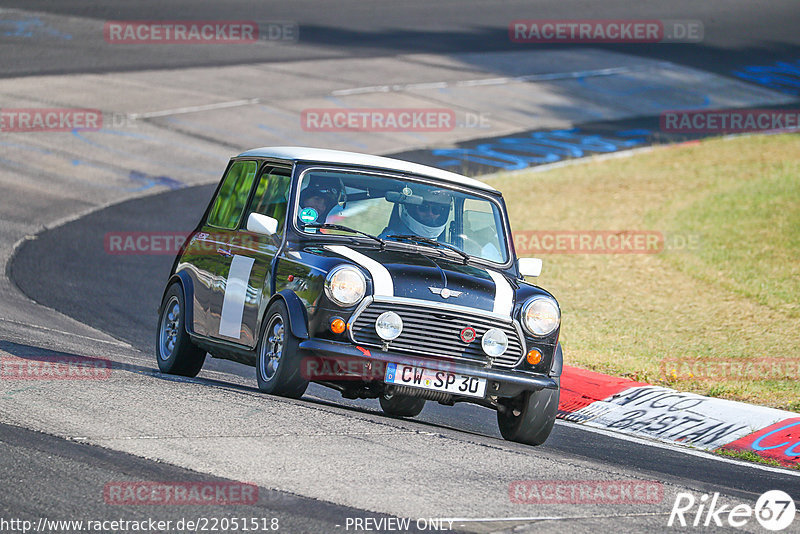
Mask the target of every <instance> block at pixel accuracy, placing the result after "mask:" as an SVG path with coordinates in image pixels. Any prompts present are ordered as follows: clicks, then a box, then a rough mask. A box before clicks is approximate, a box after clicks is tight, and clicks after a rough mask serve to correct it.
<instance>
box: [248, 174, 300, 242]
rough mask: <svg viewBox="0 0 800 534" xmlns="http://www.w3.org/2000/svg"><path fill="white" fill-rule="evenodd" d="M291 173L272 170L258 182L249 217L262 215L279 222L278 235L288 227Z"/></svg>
mask: <svg viewBox="0 0 800 534" xmlns="http://www.w3.org/2000/svg"><path fill="white" fill-rule="evenodd" d="M290 181H291V178H290V177H289V171H285V170H282V169H270V170H268V171H267V172H264V173H263V174H262V175H261V178H259V180H258V187H257V188H256V194H255V195H254V196H253V203H252V204H251V205H250V209H248V210H247V215H250V214H251V213H260V214H262V215H267V216H269V217H272V218H273V219H277V221H278V235H281V234H282V233H283V228H284V226H285V225H286V210H287V209H288V207H289V183H290Z"/></svg>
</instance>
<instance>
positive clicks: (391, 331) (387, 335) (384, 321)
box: [375, 311, 403, 341]
mask: <svg viewBox="0 0 800 534" xmlns="http://www.w3.org/2000/svg"><path fill="white" fill-rule="evenodd" d="M375 331H376V332H377V333H378V335H379V336H380V338H381V339H382V340H384V341H391V340H393V339H395V338H396V337H397V336H399V335H400V332H402V331H403V320H402V319H401V318H400V316H399V315H397V314H396V313H395V312H393V311H388V312H383V313H382V314H380V315H379V316H378V318H377V319H376V320H375Z"/></svg>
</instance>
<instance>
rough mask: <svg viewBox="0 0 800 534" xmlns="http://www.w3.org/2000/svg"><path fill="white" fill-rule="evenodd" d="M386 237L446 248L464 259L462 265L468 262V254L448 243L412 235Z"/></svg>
mask: <svg viewBox="0 0 800 534" xmlns="http://www.w3.org/2000/svg"><path fill="white" fill-rule="evenodd" d="M386 237H387V238H393V239H399V240H402V241H411V242H414V243H422V244H425V245H433V246H435V247H440V248H446V249H447V250H452V251H453V252H455V253H456V254H458V255H459V256H461V257H462V258H463V259H464V265H466V264H467V261H469V254H467V253H466V252H464V251H463V250H461V249H460V248H458V247H456V246H453V245H451V244H450V243H442V242H441V241H436V240H435V239H431V238H430V237H422V236H419V235H413V234H392V235H387V236H386Z"/></svg>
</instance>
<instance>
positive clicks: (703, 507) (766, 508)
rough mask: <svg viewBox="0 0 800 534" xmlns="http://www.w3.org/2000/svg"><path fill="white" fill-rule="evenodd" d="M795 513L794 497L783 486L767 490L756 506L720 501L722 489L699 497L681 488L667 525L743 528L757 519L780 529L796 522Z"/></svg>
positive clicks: (761, 522) (764, 524)
mask: <svg viewBox="0 0 800 534" xmlns="http://www.w3.org/2000/svg"><path fill="white" fill-rule="evenodd" d="M795 514H796V508H795V504H794V500H792V498H791V497H790V496H789V494H788V493H786V492H784V491H781V490H770V491H768V492H766V493H764V494H763V495H761V496H760V497H759V498H758V500H757V501H756V505H755V506H750V505H749V504H744V503H742V504H736V505H730V504H721V503H720V499H719V493H714V494H713V495H709V494H704V495H702V496H701V497H700V498H699V499H697V498H695V496H694V495H692V494H691V493H686V492H681V493H678V494H677V495H676V496H675V504H673V505H672V512H671V513H670V514H669V521H668V522H667V525H668V526H670V527H672V526H680V527H686V526H693V527H701V526H702V527H711V526H714V527H734V528H742V527H745V526H747V525H749V524H751V521H752V520H753V519H755V520H756V521H758V523H759V524H760V525H761V526H762V527H763V528H765V529H767V530H770V531H773V532H778V531H781V530H785V529H786V528H788V527H789V526H790V525H791V524H792V523H793V522H794V518H795Z"/></svg>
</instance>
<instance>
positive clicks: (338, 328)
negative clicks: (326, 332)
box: [331, 317, 347, 334]
mask: <svg viewBox="0 0 800 534" xmlns="http://www.w3.org/2000/svg"><path fill="white" fill-rule="evenodd" d="M346 326H347V325H346V324H345V322H344V319H340V318H339V317H335V318H334V319H333V321H331V332H333V333H334V334H341V333H342V332H344V329H345V327H346Z"/></svg>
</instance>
